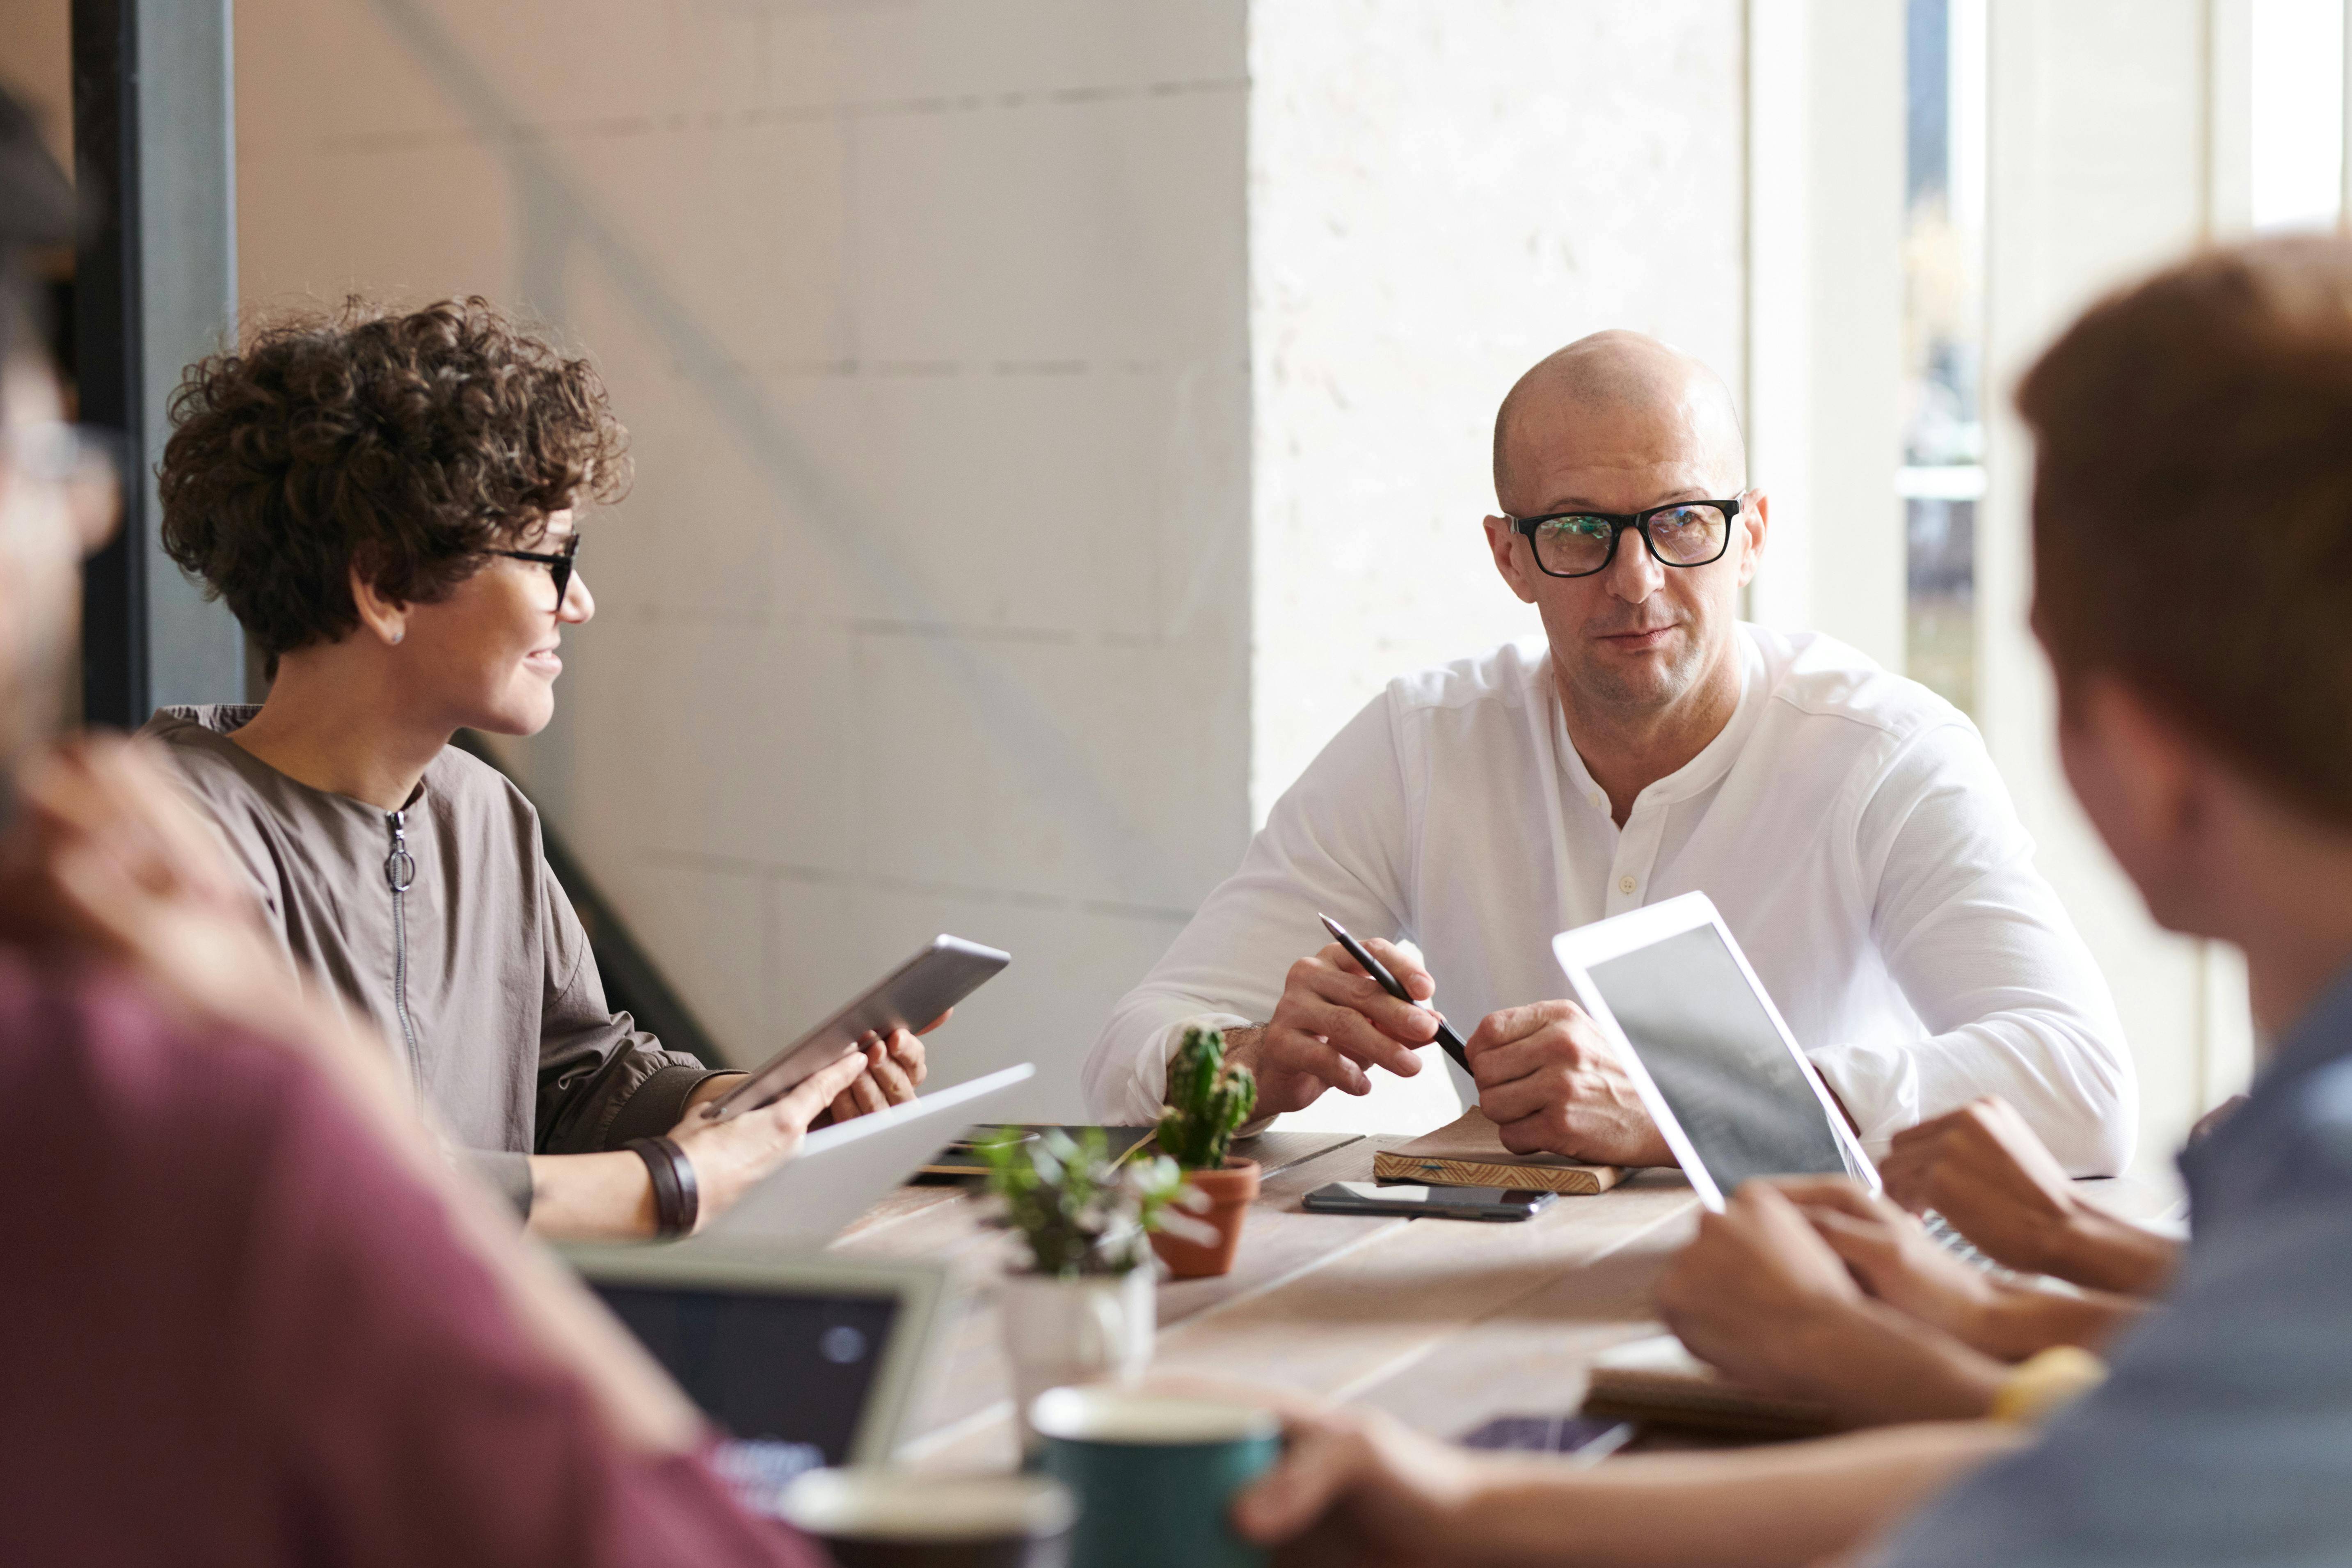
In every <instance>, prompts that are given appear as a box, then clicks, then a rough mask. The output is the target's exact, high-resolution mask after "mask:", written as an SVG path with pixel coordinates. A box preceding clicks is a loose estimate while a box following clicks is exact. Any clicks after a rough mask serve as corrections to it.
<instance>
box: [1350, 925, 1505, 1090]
mask: <svg viewBox="0 0 2352 1568" xmlns="http://www.w3.org/2000/svg"><path fill="white" fill-rule="evenodd" d="M1315 918H1316V919H1317V920H1318V921H1322V922H1323V929H1324V930H1325V931H1329V932H1330V933H1331V938H1332V940H1333V941H1335V942H1338V943H1339V945H1340V946H1341V947H1344V948H1346V949H1347V950H1348V956H1349V958H1352V959H1354V960H1355V961H1356V962H1357V963H1360V964H1362V965H1363V966H1364V973H1367V974H1369V975H1370V976H1371V977H1372V978H1373V979H1375V980H1377V981H1379V982H1380V983H1381V990H1383V991H1385V992H1387V993H1388V994H1390V995H1391V996H1393V997H1395V998H1396V999H1397V1000H1398V1001H1400V1002H1403V1003H1407V1004H1409V1005H1412V1006H1415V1007H1420V1006H1424V1005H1426V1004H1424V1003H1420V1002H1415V1001H1413V999H1412V992H1410V991H1407V990H1406V989H1405V988H1404V986H1403V984H1402V983H1401V982H1400V981H1399V980H1398V979H1397V977H1396V976H1395V975H1393V974H1391V973H1389V966H1388V965H1387V964H1385V963H1381V961H1380V960H1379V959H1377V958H1374V957H1373V956H1372V955H1371V952H1370V950H1369V949H1367V948H1366V947H1365V946H1364V944H1363V943H1362V942H1358V941H1357V940H1356V939H1355V938H1354V937H1352V936H1349V934H1348V928H1347V927H1345V926H1343V925H1341V924H1340V923H1339V921H1335V920H1333V919H1332V918H1331V917H1330V916H1329V915H1325V914H1318V915H1317V916H1316V917H1315ZM1430 1010H1431V1011H1432V1012H1435V1011H1436V1009H1435V1008H1431V1009H1430ZM1437 1043H1438V1044H1439V1045H1441V1046H1444V1047H1445V1054H1446V1055H1447V1056H1449V1057H1452V1058H1454V1066H1456V1067H1458V1068H1461V1069H1462V1070H1463V1071H1464V1072H1469V1071H1470V1058H1469V1057H1468V1056H1467V1055H1466V1054H1465V1053H1464V1051H1463V1049H1462V1037H1461V1036H1459V1035H1457V1034H1455V1033H1454V1026H1453V1025H1451V1024H1449V1023H1447V1022H1446V1021H1445V1020H1444V1019H1443V1018H1440V1019H1438V1020H1437ZM1471 1076H1472V1077H1473V1078H1474V1079H1475V1077H1476V1075H1475V1073H1474V1074H1472V1075H1471Z"/></svg>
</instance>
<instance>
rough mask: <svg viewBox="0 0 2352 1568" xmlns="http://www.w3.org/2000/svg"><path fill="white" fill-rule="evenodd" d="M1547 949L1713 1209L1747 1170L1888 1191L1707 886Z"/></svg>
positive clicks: (1571, 934)
mask: <svg viewBox="0 0 2352 1568" xmlns="http://www.w3.org/2000/svg"><path fill="white" fill-rule="evenodd" d="M1551 945H1552V952H1554V953H1555V954H1557V955H1558V956H1559V966H1560V968H1561V969H1562V970H1563V971H1565V972H1566V973H1567V975H1568V984H1569V988H1570V991H1571V992H1572V993H1573V994H1574V995H1575V998H1576V1003H1577V1005H1579V1006H1580V1007H1582V1008H1583V1009H1584V1010H1585V1012H1587V1013H1588V1014H1590V1015H1591V1016H1592V1020H1593V1022H1594V1023H1596V1024H1598V1025H1600V1026H1601V1031H1602V1033H1604V1034H1606V1035H1608V1036H1609V1037H1610V1038H1611V1039H1612V1041H1613V1042H1614V1043H1615V1044H1616V1045H1617V1047H1618V1048H1619V1052H1620V1054H1621V1055H1622V1057H1623V1058H1624V1061H1625V1066H1626V1068H1627V1069H1628V1071H1629V1072H1631V1074H1632V1075H1633V1082H1634V1084H1635V1086H1636V1087H1637V1088H1638V1089H1640V1091H1641V1095H1642V1102H1643V1105H1645V1106H1646V1107H1648V1109H1649V1112H1650V1118H1651V1120H1652V1121H1655V1122H1656V1123H1657V1124H1658V1131H1660V1132H1661V1133H1663V1134H1664V1137H1665V1140H1666V1143H1667V1146H1668V1147H1669V1148H1671V1149H1673V1150H1674V1152H1675V1158H1676V1159H1677V1160H1679V1161H1680V1162H1681V1163H1682V1168H1683V1173H1684V1174H1685V1175H1686V1176H1688V1177H1689V1178H1690V1184H1691V1186H1692V1187H1693V1188H1694V1189H1696V1192H1697V1193H1698V1195H1699V1200H1700V1201H1701V1202H1702V1203H1704V1204H1706V1206H1707V1207H1709V1208H1711V1209H1716V1210H1720V1209H1721V1208H1722V1207H1723V1202H1724V1197H1725V1194H1728V1193H1731V1192H1734V1191H1736V1190H1737V1189H1738V1186H1739V1184H1740V1183H1742V1182H1745V1181H1747V1180H1748V1178H1749V1177H1751V1176H1792V1175H1847V1176H1852V1177H1853V1178H1854V1180H1856V1181H1858V1182H1861V1183H1863V1184H1865V1185H1867V1186H1868V1187H1869V1188H1870V1189H1871V1191H1873V1192H1876V1191H1878V1190H1879V1183H1878V1169H1877V1167H1876V1166H1874V1165H1873V1164H1872V1163H1871V1162H1870V1159H1869V1157H1868V1156H1867V1155H1865V1154H1864V1152H1863V1151H1862V1145H1861V1143H1860V1142H1857V1141H1856V1140H1855V1138H1854V1136H1853V1130H1852V1129H1851V1128H1850V1127H1848V1126H1847V1124H1846V1120H1845V1116H1844V1113H1843V1112H1842V1111H1840V1110H1838V1108H1837V1103H1836V1102H1835V1101H1834V1100H1832V1099H1831V1098H1830V1092H1829V1089H1828V1086H1827V1085H1825V1084H1823V1083H1822V1076H1821V1074H1820V1073H1819V1072H1817V1071H1815V1070H1814V1068H1813V1064H1812V1063H1811V1062H1810V1061H1808V1060H1806V1059H1805V1053H1804V1052H1803V1051H1801V1050H1800V1049H1799V1048H1798V1047H1797V1041H1796V1038H1795V1037H1794V1036H1792V1035H1790V1033H1789V1026H1788V1025H1787V1024H1786V1023H1785V1022H1783V1021H1782V1019H1781V1017H1780V1009H1779V1008H1777V1007H1775V1006H1773V1005H1772V998H1771V997H1770V996H1769V995H1768V994H1766V993H1765V990H1764V984H1763V982H1761V981H1760V980H1759V979H1757V978H1756V971H1755V970H1753V969H1752V968H1750V967H1749V966H1748V955H1747V954H1745V953H1743V952H1740V951H1739V943H1738V942H1736V941H1734V940H1733V938H1732V935H1731V931H1730V928H1729V927H1727V926H1726V925H1725V924H1724V923H1723V917H1722V916H1721V915H1720V914H1718V913H1717V912H1716V908H1715V903H1714V900H1711V899H1709V898H1708V897H1707V896H1706V894H1705V893H1685V894H1683V895H1682V896H1681V897H1680V898H1675V899H1668V900H1665V901H1664V902H1663V903H1657V904H1652V905H1650V906H1649V907H1648V908H1646V909H1640V910H1628V911H1627V912H1626V913H1624V914H1622V915H1612V916H1611V917H1610V918H1609V919H1607V920H1604V921H1594V922H1593V923H1592V924H1591V925H1588V926H1580V927H1579V928H1577V929H1576V930H1575V931H1562V932H1560V934H1559V935H1558V936H1556V937H1554V938H1552V944H1551Z"/></svg>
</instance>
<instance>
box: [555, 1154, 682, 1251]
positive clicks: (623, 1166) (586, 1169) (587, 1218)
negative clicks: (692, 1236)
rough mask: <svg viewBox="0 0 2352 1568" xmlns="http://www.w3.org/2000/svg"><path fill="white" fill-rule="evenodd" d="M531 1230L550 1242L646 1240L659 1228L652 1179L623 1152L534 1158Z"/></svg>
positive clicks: (641, 1163)
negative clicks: (657, 1226)
mask: <svg viewBox="0 0 2352 1568" xmlns="http://www.w3.org/2000/svg"><path fill="white" fill-rule="evenodd" d="M529 1228H530V1230H531V1231H532V1232H533V1233H534V1234H535V1235H538V1236H541V1237H546V1238H547V1239H549V1240H551V1241H643V1240H646V1239H647V1238H648V1237H652V1236H653V1235H654V1234H655V1229H656V1215H655V1210H654V1186H653V1178H652V1176H651V1175H650V1174H648V1173H647V1172H646V1163H645V1162H644V1161H643V1160H641V1159H639V1158H638V1157H637V1156H636V1155H635V1154H632V1153H629V1152H626V1151H623V1150H615V1151H614V1152H611V1153H609V1154H533V1155H532V1156H531V1157H530V1222H529Z"/></svg>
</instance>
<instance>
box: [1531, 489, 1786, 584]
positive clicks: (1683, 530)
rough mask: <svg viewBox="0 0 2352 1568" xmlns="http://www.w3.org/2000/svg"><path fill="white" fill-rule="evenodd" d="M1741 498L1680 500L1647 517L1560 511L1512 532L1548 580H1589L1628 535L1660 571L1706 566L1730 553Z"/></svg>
mask: <svg viewBox="0 0 2352 1568" xmlns="http://www.w3.org/2000/svg"><path fill="white" fill-rule="evenodd" d="M1739 501H1740V498H1739V497H1738V496H1734V497H1733V498H1732V499H1731V500H1678V501H1675V502H1673V503H1672V504H1670V505H1667V506H1654V507H1651V508H1649V509H1648V510H1643V511H1631V512H1626V511H1556V512H1550V513H1548V514H1546V515H1545V516H1542V517H1515V518H1513V519H1511V528H1512V531H1514V532H1517V533H1522V534H1525V535H1526V536H1527V541H1528V544H1529V545H1531V546H1532V547H1533V548H1534V550H1535V552H1536V565H1537V567H1538V569H1539V570H1540V571H1541V572H1542V573H1543V574H1544V575H1545V576H1547V577H1590V576H1591V575H1592V574H1594V573H1596V572H1605V571H1607V570H1608V569H1609V563H1611V562H1612V561H1614V560H1616V559H1617V542H1618V541H1619V540H1620V539H1622V538H1623V537H1624V536H1625V532H1626V531H1627V530H1628V529H1631V530H1633V531H1635V532H1637V533H1639V534H1640V535H1641V536H1642V542H1643V543H1644V544H1646V545H1648V546H1649V547H1650V556H1651V558H1652V559H1653V560H1654V561H1656V562H1657V563H1659V564H1660V565H1662V566H1705V565H1706V564H1707V563H1710V562H1714V561H1720V560H1722V559H1723V552H1725V551H1727V550H1728V549H1730V548H1731V520H1732V519H1733V518H1736V517H1738V515H1739Z"/></svg>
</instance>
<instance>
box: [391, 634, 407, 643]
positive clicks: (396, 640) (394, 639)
mask: <svg viewBox="0 0 2352 1568" xmlns="http://www.w3.org/2000/svg"><path fill="white" fill-rule="evenodd" d="M407 635H408V634H407V633H406V632H394V633H393V634H392V640H393V641H394V642H398V641H399V640H400V639H401V638H403V637H406V636H407Z"/></svg>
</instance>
